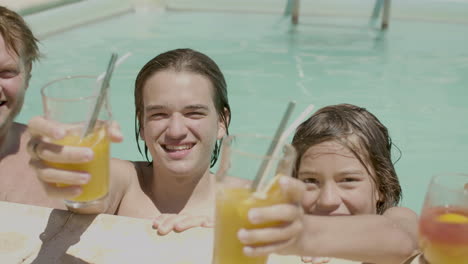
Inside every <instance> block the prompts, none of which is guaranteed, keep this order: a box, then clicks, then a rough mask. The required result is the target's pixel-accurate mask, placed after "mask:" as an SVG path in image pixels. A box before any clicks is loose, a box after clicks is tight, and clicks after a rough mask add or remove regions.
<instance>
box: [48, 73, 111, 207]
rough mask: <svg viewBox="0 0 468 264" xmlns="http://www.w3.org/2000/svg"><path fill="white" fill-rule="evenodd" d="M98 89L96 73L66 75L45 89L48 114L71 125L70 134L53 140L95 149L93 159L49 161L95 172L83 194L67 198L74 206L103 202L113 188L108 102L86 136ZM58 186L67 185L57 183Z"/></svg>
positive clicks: (65, 144)
mask: <svg viewBox="0 0 468 264" xmlns="http://www.w3.org/2000/svg"><path fill="white" fill-rule="evenodd" d="M98 93H99V84H98V83H97V82H96V78H95V77H93V76H73V77H66V78H62V79H58V80H55V81H52V82H49V83H48V84H46V85H45V86H44V87H43V88H42V89H41V94H42V100H43V107H44V115H45V118H46V119H49V120H53V121H56V122H57V123H61V124H64V125H65V126H66V127H67V134H66V136H65V137H64V138H63V139H60V140H55V141H52V142H53V143H55V144H57V145H62V146H78V147H88V148H91V149H92V150H93V152H94V156H93V160H91V161H90V162H86V163H54V162H46V163H47V164H48V165H49V166H51V167H54V168H57V169H64V170H70V171H81V172H87V173H88V174H89V175H90V176H91V177H90V180H89V181H88V183H86V184H84V185H82V193H81V194H80V195H78V196H77V197H74V198H72V199H69V200H66V201H65V204H66V205H67V206H69V207H73V208H81V207H87V206H89V205H91V204H94V203H96V202H99V201H100V200H101V199H103V198H104V197H105V196H106V195H107V193H108V189H109V159H110V153H109V145H110V144H109V137H108V135H107V126H108V121H109V119H110V111H109V108H108V104H107V103H105V104H104V106H103V107H102V109H101V111H100V114H99V116H98V121H97V122H96V125H95V127H94V129H93V131H92V132H91V133H89V134H87V135H86V136H84V134H85V133H84V129H85V128H86V124H87V122H88V121H89V117H90V115H91V112H92V111H93V108H94V105H95V103H96V99H97V97H98ZM106 99H107V98H106ZM106 102H107V100H106ZM57 186H59V187H63V186H67V185H65V184H63V183H57Z"/></svg>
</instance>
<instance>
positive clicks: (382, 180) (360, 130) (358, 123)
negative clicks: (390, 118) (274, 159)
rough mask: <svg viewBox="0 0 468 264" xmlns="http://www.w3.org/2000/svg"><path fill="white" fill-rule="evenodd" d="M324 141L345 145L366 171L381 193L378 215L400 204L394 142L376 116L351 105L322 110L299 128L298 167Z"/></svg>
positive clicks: (340, 105)
mask: <svg viewBox="0 0 468 264" xmlns="http://www.w3.org/2000/svg"><path fill="white" fill-rule="evenodd" d="M325 141H335V142H338V143H340V144H342V145H343V146H345V147H346V148H348V149H349V150H350V151H351V152H352V153H353V154H354V155H355V156H356V158H357V159H358V160H359V161H360V162H361V164H362V165H363V166H364V167H365V168H366V170H367V172H368V173H369V175H371V178H372V180H373V182H374V184H375V186H376V188H377V189H378V192H379V194H380V200H379V201H377V206H376V207H377V213H378V214H382V213H383V212H385V210H387V209H388V208H390V207H392V206H396V205H398V203H399V202H400V199H401V186H400V183H399V181H398V177H397V175H396V172H395V168H394V167H393V163H392V159H391V148H392V140H391V138H390V136H389V134H388V130H387V128H386V127H385V126H384V125H383V124H382V123H381V122H380V121H379V120H378V119H377V117H375V116H374V115H373V114H372V113H370V112H369V111H367V110H366V109H365V108H361V107H358V106H355V105H351V104H339V105H331V106H326V107H324V108H321V109H319V110H318V111H317V112H315V113H314V114H313V115H312V116H311V117H310V118H309V119H307V120H306V121H304V122H303V123H302V124H301V125H300V126H299V127H298V128H297V130H296V133H295V135H294V138H293V142H292V144H293V146H294V147H295V148H296V150H297V154H298V158H297V162H296V168H298V166H299V165H300V161H301V159H302V156H303V155H304V153H305V152H306V151H307V150H308V149H309V148H310V147H312V146H314V145H317V144H319V143H322V142H325ZM365 161H367V162H365ZM369 166H371V169H369ZM295 174H297V171H296V173H295ZM295 176H296V175H295Z"/></svg>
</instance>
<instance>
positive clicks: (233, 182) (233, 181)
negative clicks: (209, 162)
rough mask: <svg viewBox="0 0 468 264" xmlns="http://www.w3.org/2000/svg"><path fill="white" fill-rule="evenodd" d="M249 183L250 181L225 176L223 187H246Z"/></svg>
mask: <svg viewBox="0 0 468 264" xmlns="http://www.w3.org/2000/svg"><path fill="white" fill-rule="evenodd" d="M251 183H252V181H251V180H247V179H241V178H236V177H230V176H226V180H225V181H224V185H225V186H229V187H248V186H249V185H250V184H251Z"/></svg>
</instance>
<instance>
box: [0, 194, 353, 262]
mask: <svg viewBox="0 0 468 264" xmlns="http://www.w3.org/2000/svg"><path fill="white" fill-rule="evenodd" d="M0 219H2V224H1V225H0V263H22V264H26V263H34V264H42V263H44V264H46V263H47V264H48V263H64V264H65V263H66V264H69V263H78V264H84V263H132V262H136V263H162V262H160V261H161V260H163V261H164V262H163V263H165V264H208V263H211V250H212V245H213V242H212V235H213V233H212V231H213V229H211V228H194V229H190V230H188V231H185V232H182V233H171V234H169V235H167V236H159V235H157V233H156V231H155V230H153V229H152V227H151V223H152V222H151V220H146V219H137V218H129V217H123V216H114V215H105V214H100V215H78V214H73V213H71V212H68V211H62V210H55V209H51V208H44V207H37V206H30V205H24V204H16V203H9V202H0ZM280 263H281V264H298V263H301V261H300V259H299V257H296V256H277V255H273V256H271V257H270V260H269V262H268V264H280ZM330 263H331V264H351V263H356V262H351V261H345V260H337V259H335V260H332V261H331V262H330Z"/></svg>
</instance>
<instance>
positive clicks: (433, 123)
mask: <svg viewBox="0 0 468 264" xmlns="http://www.w3.org/2000/svg"><path fill="white" fill-rule="evenodd" d="M104 2H110V1H108V0H88V1H82V2H80V3H77V4H71V5H68V6H65V7H61V8H59V9H54V10H50V11H47V12H44V13H39V14H35V15H30V16H27V20H28V21H29V22H30V23H31V24H32V26H33V29H34V30H35V31H36V32H41V33H42V32H43V31H42V30H43V28H46V27H48V28H51V27H52V28H53V27H56V29H53V30H49V32H52V33H50V34H46V33H44V34H42V35H41V36H42V38H43V40H42V45H41V47H40V48H41V49H42V52H43V53H44V55H45V56H44V58H43V60H42V61H41V62H40V63H38V64H36V65H35V66H34V70H33V77H32V80H31V83H30V87H29V90H28V93H27V97H26V101H25V106H24V110H23V112H22V113H21V115H20V116H19V117H18V120H19V121H22V122H27V120H29V118H31V116H33V115H37V114H41V113H42V108H41V103H40V95H39V89H40V87H41V86H42V85H43V84H45V83H46V82H48V81H49V80H52V79H55V78H58V77H62V76H64V75H74V74H98V73H100V72H102V71H103V70H104V69H105V67H106V64H107V60H108V58H109V56H110V52H111V51H117V52H118V53H119V54H120V55H123V54H124V53H126V52H128V51H130V52H132V53H133V55H132V56H131V57H130V58H129V59H128V60H127V61H126V62H125V63H124V64H123V65H122V66H120V67H119V68H118V69H117V70H116V72H115V74H114V77H113V80H112V83H111V85H112V88H111V104H112V108H113V112H114V117H115V119H116V120H117V121H118V122H119V123H120V124H121V125H122V130H123V132H124V135H125V142H124V143H121V144H115V145H113V150H112V153H113V156H115V157H119V158H122V159H130V160H139V159H143V157H141V156H140V155H139V153H138V151H137V148H136V144H135V140H134V133H133V124H134V119H133V115H134V107H133V96H132V94H133V82H134V79H135V77H136V74H137V73H138V71H139V69H140V68H141V67H142V66H143V65H144V64H145V63H146V61H148V60H149V59H150V58H152V57H154V56H155V55H157V54H158V53H160V52H163V51H166V50H169V49H173V48H177V47H190V48H194V49H197V50H200V51H202V52H204V53H206V54H208V55H209V56H211V57H212V58H213V59H214V60H215V61H216V62H217V63H218V64H219V65H220V67H221V69H222V70H223V72H224V73H225V77H226V79H227V82H228V91H229V97H230V103H231V107H232V111H233V117H232V118H233V120H232V123H231V128H230V132H231V133H237V132H239V133H242V132H251V131H255V132H258V133H263V134H272V133H273V131H274V129H275V128H276V126H277V124H278V122H279V119H280V115H281V114H282V113H283V111H284V109H285V108H286V104H287V101H288V100H295V101H297V102H298V107H297V108H296V111H295V115H296V116H297V115H298V114H299V113H300V112H301V111H302V110H303V109H304V108H305V107H306V106H307V105H308V104H310V103H312V104H315V105H316V107H317V108H318V107H322V106H324V105H328V104H335V103H343V102H347V103H353V104H357V105H360V106H363V107H366V108H368V109H369V110H370V111H371V112H373V113H374V114H376V116H377V117H379V118H380V120H381V121H382V122H383V123H384V124H385V125H387V127H388V128H389V130H390V134H391V136H392V138H393V141H394V143H395V144H396V145H397V146H398V147H399V148H400V149H401V151H402V153H403V155H402V157H401V159H400V160H399V161H398V162H397V164H396V169H397V173H398V175H399V177H400V180H401V184H402V187H403V191H404V198H403V205H405V206H408V207H410V208H412V209H414V210H416V211H418V212H419V210H420V208H421V206H422V201H423V196H424V192H425V189H426V186H427V184H428V181H429V178H430V177H431V176H432V175H433V174H436V173H440V172H446V171H460V172H468V155H467V152H468V138H467V134H468V121H467V120H468V90H467V88H468V74H467V73H468V48H467V47H468V18H464V16H463V15H462V14H467V13H468V3H466V2H463V1H446V2H443V1H432V3H433V7H434V6H435V7H438V6H439V5H440V6H444V8H445V9H439V12H438V11H437V10H436V9H430V10H429V9H428V7H427V5H425V6H424V8H426V9H424V8H421V9H422V10H419V11H420V12H422V15H421V13H417V15H413V16H411V14H410V13H411V12H412V11H411V8H403V6H402V3H401V2H398V1H395V7H394V8H393V9H392V15H393V17H392V20H391V22H390V28H389V30H388V32H386V33H385V34H382V33H381V32H380V31H379V30H376V29H375V28H370V27H369V26H368V24H367V22H368V21H367V16H368V14H370V10H371V8H372V2H373V1H368V2H365V3H360V4H358V1H351V2H350V3H351V4H347V5H346V4H345V5H337V6H338V7H339V8H338V7H336V6H333V4H330V3H332V2H328V1H302V3H301V4H302V8H303V9H302V10H303V13H302V14H301V17H300V24H299V25H298V26H297V27H295V28H294V27H292V26H291V25H290V21H289V20H288V19H286V18H283V17H282V16H281V14H280V13H281V8H282V7H283V5H284V4H285V1H273V0H272V1H268V2H267V1H258V2H255V4H250V6H249V5H248V4H247V3H248V2H245V3H243V2H239V1H227V0H223V1H218V3H219V2H222V3H223V4H222V5H221V4H218V5H214V4H213V3H214V2H215V1H197V8H196V9H195V8H194V4H193V3H192V2H193V1H192V2H190V1H188V0H185V1H184V0H179V1H168V3H170V4H169V7H170V8H168V9H166V10H162V9H153V8H151V7H150V6H146V5H145V4H142V5H139V8H137V9H136V11H134V10H133V8H130V9H129V6H131V3H130V2H129V3H130V4H128V3H127V4H126V5H125V4H120V5H121V6H119V7H118V8H116V10H117V11H116V14H119V15H117V16H113V15H108V16H109V17H110V18H109V19H102V20H98V21H97V20H96V21H95V23H89V24H87V25H86V26H82V27H74V28H72V29H70V30H65V31H60V30H58V29H59V28H60V26H61V25H64V24H66V23H67V20H72V19H73V18H72V17H67V16H66V15H65V14H67V12H70V10H73V9H74V10H75V11H76V10H77V8H80V10H82V9H81V8H83V9H86V8H87V9H88V10H93V11H94V12H96V13H103V14H104V15H106V13H105V11H109V10H107V9H106V10H104V8H105V7H103V6H104V5H103V4H102V3H104ZM119 2H120V1H119ZM122 2H125V1H122ZM139 2H140V3H142V2H145V1H142V0H140V1H139ZM146 2H149V1H146ZM153 2H154V1H153ZM234 2H235V4H234ZM312 2H313V3H312ZM338 2H339V1H337V3H338ZM353 3H354V4H356V5H359V6H353V5H352V4H353ZM418 3H422V1H412V2H410V3H409V4H408V5H410V4H411V5H413V7H414V8H416V7H417V6H418ZM243 4H245V5H243ZM320 5H322V6H320ZM419 6H420V7H422V5H421V4H420V5H419ZM317 7H323V8H317ZM333 7H336V8H335V9H333ZM347 7H352V8H350V9H349V10H348V11H346V12H347V13H343V10H344V9H346V8H347ZM327 8H328V9H327ZM101 9H103V10H101ZM226 10H235V11H226ZM317 10H319V11H317ZM240 11H242V12H240ZM247 11H248V12H247ZM413 11H414V10H413ZM314 12H316V13H314ZM398 12H400V13H398ZM424 12H426V13H425V15H424ZM444 12H445V13H444ZM451 12H452V13H451ZM57 13H60V14H62V18H60V16H59V15H57ZM75 13H77V12H75ZM78 13H79V12H78ZM85 13H87V11H86V12H85V11H83V14H85ZM109 14H110V13H109ZM431 14H435V15H432V16H431ZM44 32H45V31H44ZM398 156H399V155H398V151H395V158H398Z"/></svg>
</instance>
